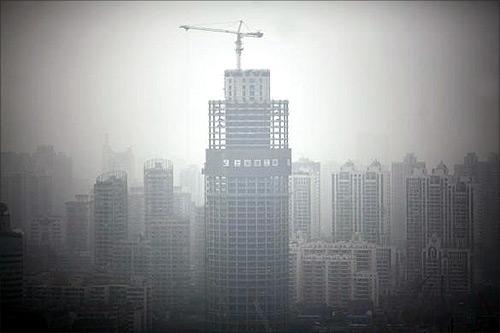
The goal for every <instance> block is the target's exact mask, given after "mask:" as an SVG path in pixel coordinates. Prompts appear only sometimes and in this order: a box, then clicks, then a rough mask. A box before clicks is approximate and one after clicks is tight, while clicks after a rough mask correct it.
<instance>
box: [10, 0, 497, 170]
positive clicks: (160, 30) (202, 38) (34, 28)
mask: <svg viewBox="0 0 500 333" xmlns="http://www.w3.org/2000/svg"><path fill="white" fill-rule="evenodd" d="M495 8H496V7H495V4H494V3H479V4H478V3H474V4H472V3H467V2H460V3H453V2H448V3H386V2H374V3H367V4H363V5H361V3H343V2H332V3H324V2H322V3H312V4H306V3H301V2H293V3H276V2H274V3H273V2H271V3H249V2H246V3H245V2H244V3H241V4H240V3H239V4H238V5H236V4H233V3H207V4H205V3H188V4H182V3H178V2H171V3H170V2H169V3H161V4H156V3H155V4H152V3H149V4H148V5H145V6H140V5H138V4H137V3H133V2H126V3H116V2H113V3H112V4H111V3H106V2H103V3H99V5H94V4H93V3H92V2H84V3H78V4H74V5H73V4H69V3H64V2H55V3H29V2H25V3H20V4H14V3H10V2H2V23H1V24H2V29H1V30H2V38H1V43H2V48H1V49H2V57H1V58H2V73H3V75H2V100H1V104H2V107H1V119H2V125H1V126H2V140H1V150H2V151H24V152H28V151H32V150H33V149H34V148H35V147H36V145H37V144H38V143H42V144H53V145H55V146H57V147H58V148H59V149H60V150H61V151H64V152H69V151H71V152H73V155H74V156H73V158H74V162H75V169H76V172H77V173H79V174H82V175H85V176H86V177H87V178H92V177H93V175H94V174H95V172H96V171H97V170H99V169H100V153H101V152H100V147H101V144H102V142H103V140H104V136H105V134H106V133H109V136H110V143H111V145H112V146H113V147H115V149H117V150H120V151H124V150H126V149H127V148H128V147H129V146H132V147H133V150H134V152H135V155H136V158H137V159H138V160H142V161H144V160H147V159H150V158H155V157H162V158H168V159H171V160H174V161H185V163H186V164H193V163H195V164H201V162H202V161H203V149H202V148H201V147H203V146H204V145H205V144H206V139H205V138H206V128H205V126H204V124H205V123H206V121H207V114H206V111H205V109H206V107H205V106H206V100H208V99H209V98H211V96H220V97H222V95H223V92H222V91H221V89H220V87H218V86H217V82H218V81H217V78H218V77H219V78H220V77H221V76H220V75H221V74H220V73H222V72H223V70H224V69H227V68H231V67H232V66H234V51H233V39H232V38H231V37H230V36H224V35H221V34H211V35H207V34H206V33H202V32H196V33H194V32H185V31H183V30H181V29H179V28H178V26H179V25H181V24H198V23H203V22H205V23H207V24H206V25H207V26H212V27H216V28H235V27H236V23H235V22H233V23H226V24H214V25H211V24H210V23H217V22H228V21H231V20H232V21H236V20H237V19H240V18H244V19H245V21H246V22H247V23H248V24H249V25H251V28H252V29H261V30H262V31H263V32H264V37H263V38H260V39H258V40H253V39H249V40H246V41H245V51H244V53H243V68H270V69H271V70H272V71H273V72H274V73H276V74H277V75H276V78H275V79H274V80H273V81H272V82H271V86H272V88H273V90H274V91H275V92H276V96H277V97H278V98H281V97H282V96H285V95H288V94H289V95H290V96H293V98H291V104H292V105H293V106H294V109H295V110H296V112H295V114H292V115H291V117H292V118H291V120H292V122H291V125H290V133H291V134H292V136H291V137H292V142H291V143H292V144H294V146H295V147H296V148H295V151H294V158H297V159H298V158H300V157H309V158H312V159H314V160H322V161H327V160H336V161H337V162H338V163H343V162H344V161H345V160H347V159H349V158H351V159H353V160H355V162H361V163H369V162H370V161H371V160H373V159H375V158H377V159H379V160H380V161H381V162H382V163H384V161H387V162H390V161H393V160H396V159H398V158H399V157H400V156H403V155H404V154H405V153H407V152H414V153H415V154H417V155H418V156H420V157H421V158H422V159H424V160H426V161H428V163H430V164H437V163H439V162H440V160H441V159H442V160H443V161H444V162H445V163H446V164H452V163H455V162H456V161H458V160H459V159H460V158H461V157H462V156H463V155H464V154H465V153H467V152H471V151H475V152H477V153H479V154H480V156H485V154H487V153H488V152H490V151H498V114H497V110H498V96H497V94H496V92H497V91H498V82H497V78H498V61H497V58H496V54H497V53H498V39H497V38H495V32H496V31H498V17H497V15H496V14H497V10H495ZM276 13H286V16H287V17H288V18H289V20H287V21H284V20H281V19H280V20H275V17H276V15H275V14H276ZM207 17H210V19H207ZM330 18H331V19H330ZM458 20H463V23H465V24H462V25H459V24H460V23H459V22H462V21H458ZM20 22H23V23H29V24H24V25H20ZM125 22H127V23H126V25H125ZM292 22H293V23H292ZM89 27H92V28H89ZM174 45H175V46H174ZM213 45H217V48H212V46H213ZM267 54H272V55H273V56H271V57H268V56H266V55H267ZM285 55H291V56H285ZM209 59H210V60H209ZM207 64H210V66H207ZM290 68H293V69H294V72H295V74H294V75H293V76H292V75H291V74H290V72H289V71H288V69H290ZM27 71H28V72H27ZM299 77H300V78H301V79H300V80H298V78H299ZM42 82H43V84H39V83H42ZM173 82H176V83H175V84H174V83H173ZM20 94H22V95H24V94H27V95H28V96H29V97H28V98H26V97H21V95H20ZM45 96H52V97H56V98H50V99H47V98H45ZM57 97H58V98H57ZM183 101H188V102H187V103H184V102H183ZM176 110H182V111H180V112H177V111H176ZM30 119H37V121H36V124H37V125H39V126H36V127H33V126H34V123H32V122H30ZM312 119H323V124H325V125H323V126H318V125H317V124H315V123H314V122H313V121H311V120H312ZM55 123H58V124H60V125H62V126H59V127H56V125H55ZM326 124H328V125H326ZM395 124H397V126H395ZM56 128H57V130H56ZM183 129H185V131H184V130H183ZM311 132H314V133H317V135H314V136H310V135H307V134H308V133H311ZM19 133H23V134H24V135H22V136H20V135H19ZM391 138H397V140H392V139H391ZM159 142H161V143H162V144H158V143H159ZM387 142H391V144H390V145H389V146H388V145H387ZM87 143H88V145H87Z"/></svg>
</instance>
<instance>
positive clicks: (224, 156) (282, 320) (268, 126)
mask: <svg viewBox="0 0 500 333" xmlns="http://www.w3.org/2000/svg"><path fill="white" fill-rule="evenodd" d="M224 76H225V77H224V80H225V84H224V90H225V100H216V101H210V102H209V147H208V149H207V151H206V163H205V168H204V174H205V199H206V203H205V205H206V206H205V221H206V236H207V239H206V290H207V318H208V325H209V330H210V331H218V332H220V331H232V332H233V331H239V332H261V331H266V330H268V331H275V332H278V331H284V330H285V329H286V325H287V307H288V232H289V231H288V209H289V206H288V204H289V202H288V198H289V189H288V188H289V186H288V185H289V179H288V177H289V175H290V171H291V161H290V159H291V150H290V149H289V148H288V102H287V101H284V100H271V99H270V85H269V82H270V81H269V80H270V73H269V70H226V71H225V75H224Z"/></svg>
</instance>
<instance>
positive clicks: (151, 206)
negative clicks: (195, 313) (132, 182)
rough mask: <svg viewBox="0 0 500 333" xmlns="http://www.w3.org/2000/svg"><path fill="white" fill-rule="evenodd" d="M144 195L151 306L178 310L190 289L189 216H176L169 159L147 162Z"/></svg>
mask: <svg viewBox="0 0 500 333" xmlns="http://www.w3.org/2000/svg"><path fill="white" fill-rule="evenodd" d="M144 198H145V214H146V215H145V224H146V237H147V239H148V240H149V242H150V244H151V252H152V259H151V273H152V299H153V304H154V309H155V310H157V312H161V311H163V312H165V311H181V310H182V309H183V307H184V306H185V305H186V302H187V296H188V288H189V217H185V216H178V215H176V212H175V210H174V186H173V165H172V162H170V161H169V160H164V159H153V160H149V161H146V163H145V164H144Z"/></svg>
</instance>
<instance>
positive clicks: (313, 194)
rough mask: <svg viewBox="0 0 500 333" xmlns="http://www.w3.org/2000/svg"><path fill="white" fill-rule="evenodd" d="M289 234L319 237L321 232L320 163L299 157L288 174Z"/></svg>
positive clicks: (310, 237) (311, 237) (307, 237)
mask: <svg viewBox="0 0 500 333" xmlns="http://www.w3.org/2000/svg"><path fill="white" fill-rule="evenodd" d="M289 189H290V213H289V216H290V234H291V237H292V238H295V237H297V236H298V234H301V235H303V236H301V237H305V238H306V239H319V238H320V234H321V216H320V214H321V210H320V205H321V202H320V163H319V162H313V161H310V160H308V159H300V160H298V161H297V162H293V163H292V174H291V175H290V186H289Z"/></svg>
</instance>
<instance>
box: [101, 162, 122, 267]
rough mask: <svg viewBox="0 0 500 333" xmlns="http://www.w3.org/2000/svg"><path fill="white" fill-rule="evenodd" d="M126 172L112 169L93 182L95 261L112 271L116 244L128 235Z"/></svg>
mask: <svg viewBox="0 0 500 333" xmlns="http://www.w3.org/2000/svg"><path fill="white" fill-rule="evenodd" d="M127 199H128V198H127V174H126V173H125V172H124V171H113V172H109V173H105V174H102V175H100V176H99V177H97V179H96V183H95V185H94V232H95V240H94V242H95V265H96V266H97V267H98V268H99V269H101V270H104V271H108V272H109V271H110V269H111V265H112V260H113V248H114V246H115V245H116V244H117V243H119V242H121V241H126V240H127V238H128V204H127Z"/></svg>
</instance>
